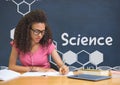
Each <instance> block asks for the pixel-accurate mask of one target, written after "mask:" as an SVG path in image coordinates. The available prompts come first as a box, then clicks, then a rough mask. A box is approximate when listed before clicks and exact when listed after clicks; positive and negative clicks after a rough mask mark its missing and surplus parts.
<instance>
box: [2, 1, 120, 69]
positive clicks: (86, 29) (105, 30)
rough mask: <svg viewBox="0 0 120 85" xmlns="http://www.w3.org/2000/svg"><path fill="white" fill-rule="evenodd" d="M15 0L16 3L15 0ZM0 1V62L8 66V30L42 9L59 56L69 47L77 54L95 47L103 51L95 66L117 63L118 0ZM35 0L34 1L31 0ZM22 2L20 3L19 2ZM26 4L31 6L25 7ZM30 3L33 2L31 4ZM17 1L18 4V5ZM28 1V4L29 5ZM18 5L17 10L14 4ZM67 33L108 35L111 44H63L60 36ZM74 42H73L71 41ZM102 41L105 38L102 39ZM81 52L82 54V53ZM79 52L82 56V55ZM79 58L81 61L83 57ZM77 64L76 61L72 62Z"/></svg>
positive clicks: (119, 34)
mask: <svg viewBox="0 0 120 85" xmlns="http://www.w3.org/2000/svg"><path fill="white" fill-rule="evenodd" d="M14 1H15V2H16V3H15V2H14ZM24 1H25V2H23V0H0V65H6V66H8V60H9V55H10V50H11V47H10V44H9V43H10V41H11V40H12V39H11V38H10V30H12V29H13V28H15V27H16V24H17V23H18V21H19V20H20V18H21V17H22V16H23V15H24V14H25V13H26V11H31V10H34V9H38V8H40V9H43V10H44V11H45V12H46V14H47V16H48V23H49V25H50V27H51V29H52V32H53V38H54V41H55V42H56V43H57V50H58V52H59V53H60V55H61V56H62V55H63V54H64V53H66V52H68V51H69V50H71V51H72V52H74V53H76V54H77V53H79V52H81V51H82V50H84V51H86V52H88V53H92V52H94V51H96V50H98V51H99V52H101V53H103V55H104V56H103V57H104V61H103V62H101V63H100V64H99V65H98V66H109V67H111V68H113V67H115V66H120V0H24ZM33 1H34V2H33ZM21 2H23V3H22V4H20V3H21ZM26 2H27V3H29V6H30V9H28V4H27V5H26ZM32 2H33V3H32ZM19 4H20V5H19ZM30 4H31V5H30ZM18 5H19V6H20V8H19V11H20V12H22V13H23V14H21V13H19V11H18V10H17V6H18ZM63 33H67V34H68V35H69V37H66V39H67V40H69V39H70V38H71V37H75V38H76V39H77V38H79V37H78V35H79V34H80V35H81V36H80V38H82V37H85V36H86V37H87V38H89V37H96V38H99V37H103V38H107V37H111V38H112V40H113V41H112V42H111V43H112V45H106V44H105V45H98V44H96V45H94V44H92V45H82V44H80V45H71V44H67V45H65V46H63V45H62V44H63V43H65V41H64V40H63V39H62V38H61V36H62V35H63ZM73 42H76V40H74V41H73ZM102 42H104V41H102ZM83 55H84V54H83ZM83 55H82V56H83ZM78 58H81V59H80V60H81V61H80V62H82V61H84V60H85V59H86V57H78ZM72 65H77V64H72Z"/></svg>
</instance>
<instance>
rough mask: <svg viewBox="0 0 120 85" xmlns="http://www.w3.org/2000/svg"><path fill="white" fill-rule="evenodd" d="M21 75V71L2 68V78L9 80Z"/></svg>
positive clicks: (0, 78) (0, 76)
mask: <svg viewBox="0 0 120 85" xmlns="http://www.w3.org/2000/svg"><path fill="white" fill-rule="evenodd" d="M20 75H21V74H20V73H18V72H15V71H12V70H7V69H5V70H0V80H4V81H7V80H11V79H14V78H17V77H19V76H20Z"/></svg>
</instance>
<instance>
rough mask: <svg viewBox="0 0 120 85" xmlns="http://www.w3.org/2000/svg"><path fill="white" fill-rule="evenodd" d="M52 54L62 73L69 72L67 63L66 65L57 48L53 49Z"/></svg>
mask: <svg viewBox="0 0 120 85" xmlns="http://www.w3.org/2000/svg"><path fill="white" fill-rule="evenodd" d="M51 56H52V58H53V59H54V61H55V63H56V64H57V65H58V67H59V71H60V73H61V74H67V73H68V72H69V68H68V67H67V66H66V65H64V62H63V61H62V60H61V58H60V56H59V54H58V53H57V50H56V49H54V50H53V51H52V53H51Z"/></svg>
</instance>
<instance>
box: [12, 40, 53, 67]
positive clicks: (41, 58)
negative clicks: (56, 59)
mask: <svg viewBox="0 0 120 85" xmlns="http://www.w3.org/2000/svg"><path fill="white" fill-rule="evenodd" d="M11 45H12V46H14V47H15V44H14V43H13V41H12V42H11ZM16 49H17V48H16ZM54 49H55V45H54V44H53V43H52V44H50V45H49V46H48V47H44V48H43V47H41V46H39V48H38V50H37V51H36V52H34V53H32V54H31V53H30V52H28V53H25V54H23V53H21V52H20V51H19V50H18V49H17V51H18V53H19V59H20V62H21V64H22V65H24V66H40V67H44V68H50V63H49V60H48V57H49V55H50V54H51V53H52V51H53V50H54Z"/></svg>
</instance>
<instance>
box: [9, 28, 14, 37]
mask: <svg viewBox="0 0 120 85" xmlns="http://www.w3.org/2000/svg"><path fill="white" fill-rule="evenodd" d="M14 32H15V28H13V29H11V30H10V38H11V39H14Z"/></svg>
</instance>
